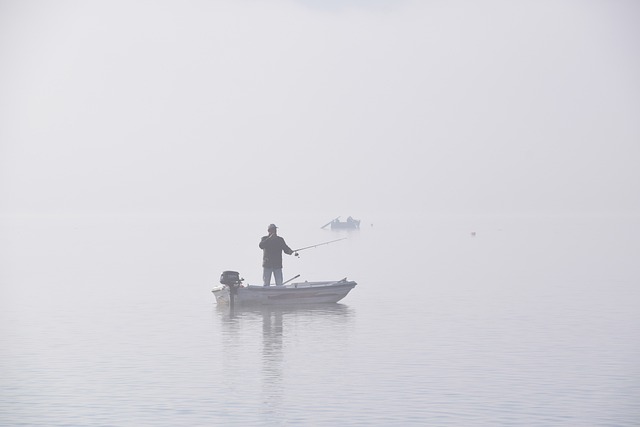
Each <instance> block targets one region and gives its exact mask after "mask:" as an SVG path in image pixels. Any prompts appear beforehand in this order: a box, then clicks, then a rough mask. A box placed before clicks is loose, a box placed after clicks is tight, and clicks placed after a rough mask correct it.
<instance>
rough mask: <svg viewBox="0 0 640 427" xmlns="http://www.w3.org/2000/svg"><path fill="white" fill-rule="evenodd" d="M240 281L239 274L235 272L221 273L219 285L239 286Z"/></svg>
mask: <svg viewBox="0 0 640 427" xmlns="http://www.w3.org/2000/svg"><path fill="white" fill-rule="evenodd" d="M242 280H243V279H241V278H240V273H238V272H237V271H223V272H222V274H221V275H220V283H222V284H223V285H227V286H229V287H232V286H237V285H239V284H240V283H242Z"/></svg>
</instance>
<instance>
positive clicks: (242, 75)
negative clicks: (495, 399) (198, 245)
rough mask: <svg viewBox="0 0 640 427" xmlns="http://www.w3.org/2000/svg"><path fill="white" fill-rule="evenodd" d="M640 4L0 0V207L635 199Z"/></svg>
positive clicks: (475, 210) (323, 207) (507, 206)
mask: <svg viewBox="0 0 640 427" xmlns="http://www.w3.org/2000/svg"><path fill="white" fill-rule="evenodd" d="M639 18H640V4H638V3H637V2H635V1H616V2H611V1H541V2H540V1H522V2H509V1H488V2H468V1H453V2H442V1H393V2H392V1H389V2H387V1H382V0H379V1H375V2H366V1H345V2H338V1H331V2H326V1H315V0H305V1H293V0H292V1H271V2H258V1H218V2H207V1H180V2H177V1H137V2H131V1H92V2H80V1H57V2H46V1H8V0H5V1H2V2H0V63H1V64H2V66H0V93H1V94H2V95H1V96H0V213H2V214H4V215H51V214H68V213H74V214H96V213H100V214H105V213H106V214H198V215H199V214H202V215H207V214H208V213H211V212H218V213H220V212H228V213H234V212H240V211H255V212H264V213H265V214H267V215H271V216H269V218H268V219H265V221H266V222H265V224H266V223H267V222H270V221H272V220H276V219H277V215H278V214H279V213H282V212H299V213H302V214H304V213H308V212H316V213H317V212H323V213H324V212H326V213H331V215H329V216H328V217H327V218H326V219H327V220H329V219H330V218H332V217H333V216H335V215H333V214H344V215H348V214H352V215H356V216H367V215H368V216H369V217H371V216H374V215H375V214H376V213H382V212H392V213H399V214H407V215H409V214H412V215H413V214H416V215H428V214H507V215H509V214H535V215H539V214H545V215H546V214H559V215H564V214H576V213H580V214H603V213H604V214H624V215H637V214H638V213H640V179H639V178H640V172H639V169H638V160H639V155H640V144H639V141H640V120H638V119H639V118H640V79H639V78H638V76H640V26H638V22H640V21H639ZM274 217H275V218H274ZM323 218H324V217H323Z"/></svg>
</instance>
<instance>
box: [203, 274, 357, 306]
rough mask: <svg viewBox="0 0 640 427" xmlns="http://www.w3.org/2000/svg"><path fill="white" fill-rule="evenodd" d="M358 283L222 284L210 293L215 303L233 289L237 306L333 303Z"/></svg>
mask: <svg viewBox="0 0 640 427" xmlns="http://www.w3.org/2000/svg"><path fill="white" fill-rule="evenodd" d="M356 285H357V283H356V282H354V281H353V280H347V278H346V277H345V278H344V279H342V280H334V281H322V282H299V283H290V284H286V285H283V286H258V285H242V284H241V283H236V284H232V283H229V284H223V285H222V286H216V287H215V288H213V290H212V292H213V294H214V295H215V297H216V301H217V303H218V304H229V302H230V297H231V295H230V291H233V292H235V295H234V303H235V304H240V305H291V304H294V305H295V304H326V303H336V302H338V301H340V300H341V299H343V298H344V297H346V296H347V294H348V293H349V292H350V291H351V289H353V288H355V287H356Z"/></svg>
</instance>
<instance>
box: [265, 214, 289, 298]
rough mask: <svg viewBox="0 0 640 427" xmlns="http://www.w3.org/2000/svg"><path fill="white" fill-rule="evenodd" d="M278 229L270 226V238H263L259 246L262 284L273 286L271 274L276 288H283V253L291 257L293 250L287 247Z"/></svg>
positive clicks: (273, 225)
mask: <svg viewBox="0 0 640 427" xmlns="http://www.w3.org/2000/svg"><path fill="white" fill-rule="evenodd" d="M277 229H278V227H276V226H275V224H269V228H267V231H268V232H269V235H268V236H264V237H262V239H261V240H260V244H259V245H258V246H259V247H260V249H262V282H263V285H264V286H270V285H271V274H272V273H273V276H274V277H275V279H276V286H282V252H284V253H285V254H287V255H291V254H292V253H293V250H292V249H291V248H290V247H289V246H287V244H286V243H285V241H284V239H283V238H282V237H280V236H278V234H277Z"/></svg>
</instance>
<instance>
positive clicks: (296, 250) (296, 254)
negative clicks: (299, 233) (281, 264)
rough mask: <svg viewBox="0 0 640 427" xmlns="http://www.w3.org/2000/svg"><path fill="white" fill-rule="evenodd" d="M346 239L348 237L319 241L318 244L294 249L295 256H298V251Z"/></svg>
mask: <svg viewBox="0 0 640 427" xmlns="http://www.w3.org/2000/svg"><path fill="white" fill-rule="evenodd" d="M345 239H346V237H343V238H342V239H336V240H331V241H329V242H324V243H318V244H317V245H311V246H305V247H304V248H300V249H294V251H293V253H294V255H295V256H298V252H299V251H304V250H305V249H311V248H316V247H318V246H322V245H328V244H329V243H333V242H339V241H340V240H345Z"/></svg>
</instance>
